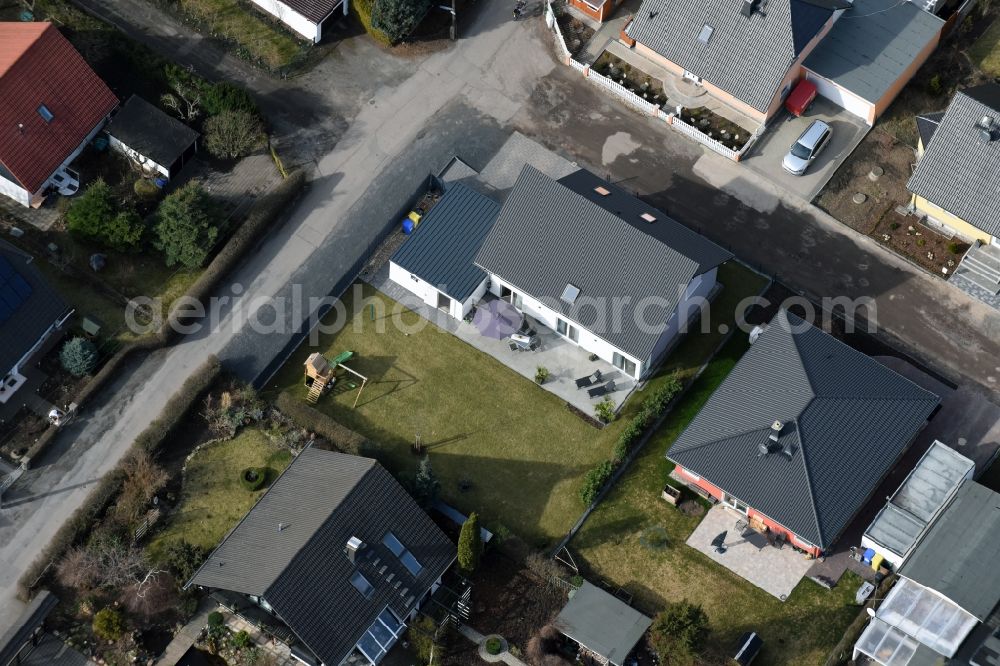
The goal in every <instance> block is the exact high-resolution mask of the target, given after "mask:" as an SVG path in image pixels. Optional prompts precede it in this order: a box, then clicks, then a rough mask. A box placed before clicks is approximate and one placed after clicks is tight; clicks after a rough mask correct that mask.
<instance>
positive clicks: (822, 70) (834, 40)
mask: <svg viewBox="0 0 1000 666" xmlns="http://www.w3.org/2000/svg"><path fill="white" fill-rule="evenodd" d="M943 26H944V21H943V20H941V19H940V18H938V17H937V16H934V15H933V14H931V13H929V12H925V11H924V10H923V9H921V8H920V7H918V6H917V5H916V4H914V3H912V2H898V1H897V0H854V4H853V5H852V6H851V7H850V8H849V9H848V10H847V11H845V12H844V14H843V15H842V16H841V17H840V18H839V19H837V22H836V23H834V24H833V27H832V28H831V29H830V32H829V33H827V35H826V36H825V37H824V38H823V40H822V41H821V42H820V43H819V44H818V45H817V46H816V48H815V49H814V50H813V52H812V53H810V54H809V56H808V57H806V60H805V62H804V63H803V65H804V66H805V67H806V68H807V69H809V70H811V71H813V72H815V73H817V74H819V75H820V76H822V77H824V78H826V79H829V80H831V81H833V82H834V83H836V84H837V85H838V86H840V87H841V88H844V89H845V90H848V91H850V92H852V93H854V94H855V95H857V96H858V97H860V98H861V99H863V100H866V101H868V102H877V101H879V100H880V99H882V98H883V97H884V96H885V94H886V93H887V92H888V91H889V89H890V88H892V87H893V86H894V85H896V82H897V81H899V79H900V77H902V76H903V75H904V74H905V72H906V71H907V69H908V68H909V67H910V66H911V65H912V64H913V61H914V60H915V59H916V58H917V56H918V55H919V54H920V52H921V51H923V50H924V49H925V48H926V47H927V45H928V44H929V43H931V42H932V41H935V40H937V38H938V35H939V34H940V32H941V28H942V27H943Z"/></svg>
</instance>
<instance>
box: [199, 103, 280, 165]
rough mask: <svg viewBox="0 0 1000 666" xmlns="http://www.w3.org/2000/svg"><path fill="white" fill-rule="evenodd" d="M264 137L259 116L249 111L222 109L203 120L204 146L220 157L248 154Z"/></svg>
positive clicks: (258, 146)
mask: <svg viewBox="0 0 1000 666" xmlns="http://www.w3.org/2000/svg"><path fill="white" fill-rule="evenodd" d="M266 138H267V137H266V135H265V134H264V125H263V124H262V123H261V122H260V118H258V117H257V116H256V115H255V114H253V113H250V112H249V111H239V110H234V111H223V112H222V113H220V114H219V115H217V116H212V117H211V118H209V119H208V120H206V121H205V147H206V148H207V149H208V152H210V153H212V154H213V155H215V156H216V157H220V158H222V159H236V158H237V157H243V156H244V155H249V154H250V153H252V152H253V151H254V150H256V149H257V148H260V147H261V146H262V145H263V144H264V141H265V140H266Z"/></svg>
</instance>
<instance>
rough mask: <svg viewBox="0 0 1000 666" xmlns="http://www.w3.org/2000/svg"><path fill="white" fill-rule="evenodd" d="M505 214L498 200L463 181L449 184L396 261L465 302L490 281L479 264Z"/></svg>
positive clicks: (397, 253)
mask: <svg viewBox="0 0 1000 666" xmlns="http://www.w3.org/2000/svg"><path fill="white" fill-rule="evenodd" d="M499 212H500V204H498V203H497V202H496V201H494V200H493V199H490V198H489V197H487V196H485V195H483V194H480V193H478V192H476V191H475V190H473V189H472V188H470V187H468V186H466V185H462V184H461V183H457V184H454V185H449V186H448V189H447V191H446V192H445V194H444V196H443V197H441V200H440V201H438V202H437V204H435V206H434V207H433V208H431V211H430V212H429V213H427V215H426V216H425V217H424V219H422V220H421V221H420V225H419V226H418V227H417V229H416V231H414V232H413V235H412V236H411V237H410V238H409V239H407V241H406V242H405V243H404V244H403V246H402V247H401V248H399V250H397V251H396V254H394V255H393V256H392V262H393V263H394V264H397V265H398V266H400V267H401V268H403V269H405V270H407V271H409V272H410V273H413V274H414V275H416V276H417V277H419V278H420V279H422V280H424V281H425V282H428V283H430V284H432V285H434V286H435V287H437V288H438V289H440V290H441V291H443V292H444V293H446V294H448V295H449V296H451V297H452V298H454V299H455V300H457V301H463V302H464V301H465V299H467V298H468V297H469V296H471V295H472V293H473V292H474V291H475V289H476V287H478V286H479V285H480V284H481V283H482V281H483V280H484V279H485V278H486V273H485V272H483V269H481V268H479V267H478V266H476V265H475V263H473V262H474V260H475V257H476V252H478V251H479V246H480V245H482V242H483V238H485V237H486V234H487V233H489V230H490V229H491V228H492V227H493V223H494V222H495V221H496V219H497V213H499Z"/></svg>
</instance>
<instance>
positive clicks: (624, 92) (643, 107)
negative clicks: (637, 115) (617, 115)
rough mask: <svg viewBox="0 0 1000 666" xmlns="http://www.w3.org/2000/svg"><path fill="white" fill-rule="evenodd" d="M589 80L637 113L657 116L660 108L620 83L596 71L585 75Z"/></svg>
mask: <svg viewBox="0 0 1000 666" xmlns="http://www.w3.org/2000/svg"><path fill="white" fill-rule="evenodd" d="M585 75H586V77H587V80H588V81H590V82H591V83H593V84H594V85H596V86H597V87H598V88H603V89H604V90H607V91H608V92H609V93H611V94H612V95H614V96H615V97H617V98H618V99H619V100H621V101H622V102H624V103H625V104H627V105H628V106H631V107H632V108H633V109H635V110H636V111H639V112H641V113H646V114H649V115H651V116H654V115H657V111H659V107H658V106H657V105H656V104H653V103H652V102H648V101H646V100H644V99H643V98H641V97H639V96H638V95H636V94H635V93H634V92H632V91H631V90H629V89H628V88H626V87H625V86H623V85H622V84H620V83H618V82H617V81H612V80H611V79H609V78H608V77H606V76H603V75H602V74H598V73H597V72H595V71H594V70H590V71H589V72H586V73H585Z"/></svg>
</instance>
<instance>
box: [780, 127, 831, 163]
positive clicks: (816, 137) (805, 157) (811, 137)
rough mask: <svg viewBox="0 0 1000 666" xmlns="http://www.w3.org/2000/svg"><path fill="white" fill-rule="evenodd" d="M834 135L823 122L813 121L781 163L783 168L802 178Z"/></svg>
mask: <svg viewBox="0 0 1000 666" xmlns="http://www.w3.org/2000/svg"><path fill="white" fill-rule="evenodd" d="M832 135H833V130H832V129H831V128H830V126H829V125H827V124H826V123H824V122H823V121H822V120H814V121H812V123H810V124H809V127H807V128H806V131H805V132H803V133H802V134H801V135H800V136H799V138H798V140H797V141H796V142H795V143H793V144H792V147H791V148H789V150H788V154H787V155H785V159H783V160H782V161H781V166H782V168H783V169H784V170H785V171H787V172H788V173H790V174H792V175H795V176H801V175H802V174H804V173H805V172H806V169H808V168H809V165H810V164H811V163H812V161H813V160H814V159H816V156H817V155H819V154H820V152H821V151H822V150H823V148H825V147H826V144H827V143H829V141H830V136H832Z"/></svg>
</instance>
